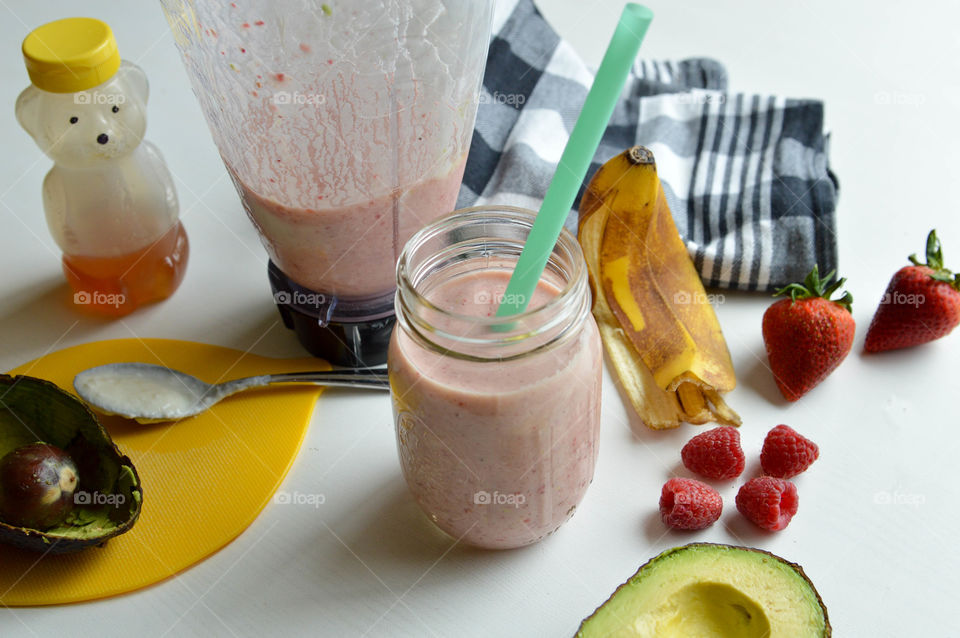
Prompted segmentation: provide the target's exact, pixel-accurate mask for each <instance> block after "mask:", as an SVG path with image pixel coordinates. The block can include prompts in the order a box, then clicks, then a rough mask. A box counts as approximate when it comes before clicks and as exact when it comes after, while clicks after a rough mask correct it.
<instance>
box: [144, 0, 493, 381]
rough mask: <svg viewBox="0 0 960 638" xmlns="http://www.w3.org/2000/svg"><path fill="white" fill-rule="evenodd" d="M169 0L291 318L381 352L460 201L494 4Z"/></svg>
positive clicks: (329, 338)
mask: <svg viewBox="0 0 960 638" xmlns="http://www.w3.org/2000/svg"><path fill="white" fill-rule="evenodd" d="M162 4H163V6H164V10H165V12H166V15H167V18H168V20H169V22H170V25H171V28H172V30H173V32H174V36H175V39H176V42H177V46H178V48H179V49H180V51H181V54H182V56H183V59H184V63H185V65H186V67H187V70H188V73H189V75H190V77H191V81H192V82H193V86H194V92H195V93H196V94H197V97H198V98H199V101H200V104H201V106H202V108H203V111H204V115H205V116H206V119H207V121H208V124H209V125H210V129H211V132H212V133H213V137H214V141H215V142H216V144H217V147H218V149H219V150H220V154H221V156H222V157H223V160H224V163H225V164H226V166H227V171H228V173H229V175H230V177H231V178H232V180H233V182H234V184H235V186H236V188H237V191H238V192H239V194H240V197H241V201H242V203H243V206H244V209H245V210H246V212H247V214H248V216H249V217H250V219H251V221H252V222H253V223H254V225H255V226H256V228H257V230H258V231H259V234H260V237H261V240H262V242H263V244H264V246H265V248H266V249H267V253H268V255H269V257H270V263H269V268H268V274H269V279H270V283H271V287H272V289H273V293H274V301H275V303H276V304H277V306H278V309H279V310H280V313H281V315H282V316H283V319H284V322H285V323H286V325H287V327H289V328H292V329H293V330H295V331H296V333H297V336H298V337H299V339H300V341H301V342H302V343H303V345H304V346H305V347H306V348H307V349H308V350H309V351H310V352H312V353H313V354H316V355H317V356H322V357H324V358H327V359H328V360H330V361H331V362H333V363H337V364H341V365H354V366H357V365H376V364H380V363H383V362H384V361H385V360H386V352H387V344H388V340H389V334H390V329H391V327H392V324H393V295H394V291H395V275H394V272H395V267H396V261H397V258H398V256H399V254H400V251H401V250H402V248H403V246H404V244H405V243H406V241H407V240H408V239H409V238H410V237H411V236H412V235H413V234H414V233H415V232H416V231H417V230H419V229H420V228H421V227H423V226H425V225H426V224H428V223H429V222H431V221H433V220H434V219H436V218H438V217H440V216H442V215H444V214H447V213H449V212H450V211H451V210H452V209H453V208H454V205H455V202H456V199H457V194H458V191H459V187H460V182H461V179H462V177H463V170H464V164H465V163H466V156H467V151H468V149H469V144H470V140H471V137H472V132H473V120H474V116H475V114H476V105H477V96H478V92H479V88H480V80H481V77H482V72H483V66H484V61H485V59H486V49H487V44H488V40H489V34H490V20H491V13H492V1H491V0H482V1H481V0H456V1H453V2H451V1H445V2H441V1H439V0H379V1H374V0H360V1H354V2H350V3H334V2H330V3H327V4H322V5H320V4H316V5H315V4H312V3H302V2H299V1H294V0H281V1H273V2H267V1H265V0H260V1H256V2H244V3H242V4H241V3H226V2H225V3H198V2H191V1H189V0H162Z"/></svg>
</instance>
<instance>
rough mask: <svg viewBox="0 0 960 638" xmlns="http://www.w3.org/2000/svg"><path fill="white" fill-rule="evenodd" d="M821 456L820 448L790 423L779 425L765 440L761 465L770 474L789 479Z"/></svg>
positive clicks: (761, 454) (761, 453) (761, 452)
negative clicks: (801, 434) (798, 432)
mask: <svg viewBox="0 0 960 638" xmlns="http://www.w3.org/2000/svg"><path fill="white" fill-rule="evenodd" d="M818 456H820V448H818V447H817V444H816V443H814V442H813V441H811V440H810V439H808V438H806V437H803V436H800V435H799V434H797V432H796V431H795V430H794V429H793V428H791V427H790V426H789V425H778V426H777V427H775V428H773V429H772V430H770V431H769V432H767V438H766V439H764V440H763V449H762V450H761V451H760V465H761V466H763V471H764V473H766V474H769V475H770V476H776V477H777V478H784V479H788V478H791V477H793V476H796V475H797V474H799V473H800V472H803V471H804V470H805V469H807V468H808V467H810V465H811V464H812V463H813V462H814V461H816V460H817V457H818Z"/></svg>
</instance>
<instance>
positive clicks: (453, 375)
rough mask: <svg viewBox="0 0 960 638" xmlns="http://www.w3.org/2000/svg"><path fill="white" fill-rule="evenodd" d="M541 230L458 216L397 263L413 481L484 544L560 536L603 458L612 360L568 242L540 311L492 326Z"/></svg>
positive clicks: (491, 217)
mask: <svg viewBox="0 0 960 638" xmlns="http://www.w3.org/2000/svg"><path fill="white" fill-rule="evenodd" d="M533 220H534V214H533V213H532V212H531V211H528V210H524V209H521V208H513V207H508V206H500V207H477V208H468V209H464V210H460V211H456V212H454V213H453V214H451V215H449V216H447V217H445V218H442V219H441V220H439V221H437V222H435V223H433V224H431V225H429V226H427V227H426V228H424V229H423V230H421V231H420V232H419V233H417V234H416V235H414V237H413V238H412V239H411V240H410V241H409V242H408V243H407V245H406V247H405V248H404V250H403V252H402V253H401V255H400V260H399V262H398V265H397V284H398V288H397V298H396V314H397V327H396V328H395V329H394V332H393V336H392V339H391V343H390V350H389V358H388V366H389V370H390V386H391V391H392V395H393V409H394V421H395V425H396V432H397V446H398V449H399V454H400V464H401V466H402V468H403V474H404V478H405V479H406V482H407V485H408V486H409V488H410V490H411V492H412V493H413V496H414V498H416V500H417V502H418V503H419V505H420V507H421V508H422V509H423V510H424V512H426V514H427V515H428V516H429V517H430V519H431V520H432V521H433V522H434V523H435V524H436V525H437V526H438V527H439V528H440V529H442V530H443V531H445V532H446V533H447V534H449V535H451V536H452V537H454V538H456V539H458V540H459V541H461V542H464V543H467V544H470V545H474V546H479V547H486V548H498V549H500V548H511V547H520V546H522V545H527V544H530V543H534V542H536V541H538V540H540V539H541V538H543V537H544V536H546V535H547V534H549V533H551V532H553V531H554V530H556V529H557V528H558V527H559V526H560V525H561V524H563V523H564V522H565V521H566V520H567V519H568V518H570V516H571V515H572V514H573V512H574V510H575V509H576V507H577V504H578V503H579V502H580V500H581V499H582V498H583V495H584V493H585V492H586V489H587V486H588V485H589V484H590V482H591V480H592V479H593V470H594V464H595V462H596V458H597V440H598V435H599V432H600V385H601V365H602V356H603V355H602V349H601V346H600V336H599V332H598V331H597V327H596V324H595V322H594V320H593V316H592V314H591V312H590V293H589V287H588V285H587V272H586V264H585V262H584V259H583V254H582V253H581V251H580V246H579V245H578V244H577V241H576V239H574V237H573V236H572V235H571V234H570V233H568V232H567V231H564V232H563V234H562V235H561V237H560V241H559V242H557V245H556V246H555V247H554V249H553V252H552V254H551V255H550V259H549V262H548V264H547V268H546V270H545V271H544V274H543V276H542V277H541V280H540V283H539V285H538V288H537V291H536V293H535V294H534V297H533V299H532V300H531V301H530V305H529V306H528V309H527V310H526V311H525V312H524V313H522V314H519V315H515V316H512V317H509V318H500V317H495V316H494V315H495V313H496V309H497V306H498V305H499V303H500V302H501V301H502V300H503V294H504V290H505V288H506V284H507V281H508V280H509V278H510V274H511V272H512V271H513V267H514V265H515V264H516V261H517V258H518V256H519V255H520V251H521V250H522V249H523V245H524V242H525V241H526V239H527V235H528V233H529V231H530V228H531V226H532V225H533Z"/></svg>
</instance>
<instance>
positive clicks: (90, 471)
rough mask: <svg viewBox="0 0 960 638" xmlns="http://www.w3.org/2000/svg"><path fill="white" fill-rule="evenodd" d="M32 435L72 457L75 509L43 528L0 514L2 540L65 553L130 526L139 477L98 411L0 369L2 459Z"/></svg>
mask: <svg viewBox="0 0 960 638" xmlns="http://www.w3.org/2000/svg"><path fill="white" fill-rule="evenodd" d="M37 441H42V442H44V443H49V444H51V445H55V446H57V447H59V448H61V449H63V450H64V451H66V452H67V453H68V454H70V456H71V457H72V458H73V462H74V463H75V464H76V466H77V473H78V474H79V479H80V480H79V484H78V486H77V491H76V492H75V494H74V497H75V499H74V502H75V505H74V508H73V511H72V512H71V513H70V514H69V515H68V516H67V519H66V521H64V522H63V523H62V524H61V525H58V526H56V527H53V528H51V529H47V530H44V531H40V530H35V529H29V528H25V527H16V526H13V525H9V524H7V523H5V522H3V521H2V520H0V543H4V544H7V545H15V546H17V547H22V548H24V549H29V550H33V551H38V552H43V553H50V554H68V553H71V552H78V551H80V550H82V549H86V548H88V547H92V546H95V545H102V544H103V543H105V542H106V541H107V539H110V538H113V537H114V536H117V535H119V534H123V533H124V532H127V531H129V530H130V528H132V527H133V525H134V523H136V521H137V518H138V517H139V516H140V507H141V503H142V501H143V491H142V490H141V488H140V477H139V476H138V475H137V470H136V468H134V467H133V463H132V462H131V461H130V459H129V458H127V457H126V456H124V455H122V454H121V453H120V450H119V449H118V448H117V446H116V445H115V444H114V442H113V440H112V439H111V438H110V435H109V434H107V431H106V430H104V429H103V426H102V425H100V422H99V421H98V420H97V417H96V415H95V414H94V413H93V412H91V411H90V409H89V408H88V407H87V406H86V405H85V404H84V403H83V402H82V401H80V399H78V398H76V397H75V396H73V395H72V394H70V393H69V392H65V391H63V390H61V389H60V388H59V387H57V386H56V385H55V384H53V383H50V382H49V381H44V380H43V379H37V378H35V377H28V376H10V375H7V374H0V458H2V457H4V456H5V455H6V454H8V453H9V452H12V451H13V450H15V449H17V448H19V447H21V446H23V445H29V444H31V443H34V442H37Z"/></svg>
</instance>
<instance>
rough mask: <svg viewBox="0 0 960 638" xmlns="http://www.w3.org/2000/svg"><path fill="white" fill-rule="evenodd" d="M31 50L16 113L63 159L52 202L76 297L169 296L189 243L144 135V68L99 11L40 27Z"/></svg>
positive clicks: (110, 308) (133, 300)
mask: <svg viewBox="0 0 960 638" xmlns="http://www.w3.org/2000/svg"><path fill="white" fill-rule="evenodd" d="M23 58H24V61H25V63H26V66H27V73H28V74H29V76H30V82H31V85H30V86H29V87H27V88H26V89H25V90H24V91H23V93H21V94H20V97H19V98H18V99H17V106H16V113H17V120H18V121H19V122H20V125H21V126H22V127H23V128H24V129H25V130H26V131H27V132H28V133H29V134H30V136H31V137H33V139H34V141H35V142H36V143H37V145H38V146H39V147H40V149H41V150H42V151H43V152H44V153H46V155H47V156H49V157H50V159H52V160H53V163H54V165H53V168H52V169H50V172H49V173H47V176H46V178H45V179H44V181H43V207H44V210H45V212H46V217H47V225H48V227H49V228H50V233H51V234H52V235H53V238H54V240H55V241H56V242H57V245H58V246H60V249H61V250H62V251H63V271H64V274H65V275H66V277H67V281H68V282H69V284H70V286H71V287H72V288H73V291H74V295H73V299H74V303H76V304H78V305H80V306H83V307H84V308H86V309H88V310H90V311H93V312H95V313H98V314H102V315H108V316H114V317H119V316H123V315H126V314H128V313H130V312H133V310H135V309H136V308H137V307H139V306H141V305H143V304H146V303H150V302H153V301H159V300H161V299H165V298H167V297H169V296H170V295H171V294H173V292H174V291H175V290H176V289H177V287H178V286H179V285H180V282H181V280H182V279H183V275H184V272H185V270H186V267H187V257H188V254H189V245H188V242H187V235H186V232H185V231H184V228H183V225H182V224H181V223H180V221H179V210H180V208H179V205H178V203H177V193H176V191H175V190H174V187H173V179H172V178H171V176H170V172H169V171H168V170H167V166H166V164H165V163H164V161H163V157H162V156H161V155H160V152H159V151H158V150H157V148H156V147H155V146H154V145H153V144H151V143H150V142H147V141H145V140H144V139H143V134H144V131H145V129H146V126H147V121H146V106H147V96H148V87H147V78H146V75H145V74H144V72H143V70H142V69H140V67H138V66H136V65H135V64H132V63H131V62H128V61H125V60H123V61H121V59H120V54H119V53H118V51H117V43H116V41H115V40H114V37H113V33H112V31H111V30H110V27H109V26H108V25H107V24H105V23H104V22H101V21H100V20H95V19H93V18H67V19H64V20H57V21H55V22H50V23H48V24H45V25H43V26H42V27H39V28H37V29H35V30H34V31H32V32H31V33H30V34H29V35H28V36H27V37H26V39H24V41H23Z"/></svg>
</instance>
